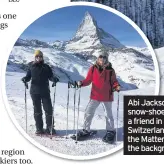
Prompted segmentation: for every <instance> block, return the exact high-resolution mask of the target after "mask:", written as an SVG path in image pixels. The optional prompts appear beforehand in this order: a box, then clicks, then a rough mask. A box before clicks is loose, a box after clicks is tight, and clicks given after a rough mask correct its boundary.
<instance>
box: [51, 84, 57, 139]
mask: <svg viewBox="0 0 164 164" xmlns="http://www.w3.org/2000/svg"><path fill="white" fill-rule="evenodd" d="M52 87H55V88H54V100H53V106H52V123H51V136H50V139H52V130H53V124H54V108H55V97H56V83H53V84H52Z"/></svg>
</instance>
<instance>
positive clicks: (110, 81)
mask: <svg viewBox="0 0 164 164" xmlns="http://www.w3.org/2000/svg"><path fill="white" fill-rule="evenodd" d="M112 72H113V71H112V70H111V71H110V72H109V84H110V87H111V93H110V94H111V95H112V92H113V86H112Z"/></svg>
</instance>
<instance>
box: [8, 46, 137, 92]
mask: <svg viewBox="0 0 164 164" xmlns="http://www.w3.org/2000/svg"><path fill="white" fill-rule="evenodd" d="M40 49H41V50H42V52H43V53H44V60H45V62H46V63H48V64H49V65H50V66H51V67H52V69H53V71H54V73H55V74H56V75H57V76H58V77H59V78H60V81H62V82H67V81H68V80H69V81H70V80H71V81H75V80H82V79H84V78H85V77H86V75H87V72H88V69H89V68H90V67H91V66H92V63H90V62H88V61H86V60H85V59H84V58H81V56H77V54H73V53H66V52H62V51H57V50H55V49H52V48H40ZM34 50H35V48H32V47H24V46H16V47H14V48H13V50H12V52H11V55H10V56H9V60H8V66H7V71H12V72H17V71H18V72H20V71H21V72H22V71H23V70H26V68H27V65H28V63H29V62H31V61H33V60H34V55H33V53H34ZM132 72H133V71H132ZM119 76H120V75H119V74H118V75H117V78H118V80H119V83H120V84H121V86H122V90H129V89H130V90H131V89H136V88H138V86H137V85H136V84H135V83H133V82H131V81H129V80H127V79H126V78H125V79H126V80H125V81H124V80H122V78H121V76H120V77H119ZM125 76H126V75H125Z"/></svg>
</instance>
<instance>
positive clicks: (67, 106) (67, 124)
mask: <svg viewBox="0 0 164 164" xmlns="http://www.w3.org/2000/svg"><path fill="white" fill-rule="evenodd" d="M69 91H70V83H69V82H68V95H67V128H66V139H67V138H68V108H69Z"/></svg>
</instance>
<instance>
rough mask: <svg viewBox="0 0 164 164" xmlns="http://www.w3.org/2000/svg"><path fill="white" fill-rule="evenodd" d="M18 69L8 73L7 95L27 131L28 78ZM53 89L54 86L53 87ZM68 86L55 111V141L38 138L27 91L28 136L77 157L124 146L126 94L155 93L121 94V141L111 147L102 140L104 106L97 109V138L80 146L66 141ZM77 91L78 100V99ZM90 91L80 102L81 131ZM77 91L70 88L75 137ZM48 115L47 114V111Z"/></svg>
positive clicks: (62, 88)
mask: <svg viewBox="0 0 164 164" xmlns="http://www.w3.org/2000/svg"><path fill="white" fill-rule="evenodd" d="M21 71H22V70H21V69H20V70H19V69H18V68H17V70H16V72H11V71H10V70H8V71H7V72H6V93H7V97H8V101H9V105H10V108H11V110H12V112H13V114H14V116H15V118H16V120H17V121H18V123H19V125H20V126H21V127H22V128H23V129H24V130H25V127H26V124H25V111H24V110H25V109H24V85H23V83H22V82H21V80H20V79H21V78H22V77H23V76H25V72H23V73H22V72H21ZM50 86H51V85H50ZM50 90H51V98H52V100H53V93H54V88H50ZM67 91H68V88H67V84H66V83H58V84H57V88H56V104H55V109H54V112H55V113H54V118H55V129H56V130H57V135H56V136H55V137H53V139H52V140H51V139H49V138H47V137H38V136H35V134H34V133H35V122H34V118H33V105H32V101H31V97H30V94H29V91H27V111H28V114H27V118H28V124H27V126H28V135H29V136H30V137H31V138H32V139H34V140H35V141H36V142H38V143H40V144H41V145H43V146H45V147H46V148H47V149H50V150H53V151H55V152H58V153H62V154H67V155H74V156H88V155H95V154H99V153H103V152H106V151H109V150H111V149H113V148H115V147H117V146H118V145H120V144H122V143H123V95H124V94H128V95H131V94H134V95H136V94H141V95H142V94H145V93H146V94H148V95H149V94H150V95H151V94H153V93H154V90H153V88H144V89H137V90H133V91H128V92H127V91H126V92H121V93H120V104H119V119H118V134H117V136H118V142H117V143H116V144H113V145H110V144H107V143H103V142H102V137H103V136H104V135H105V133H106V130H105V122H106V121H105V113H104V109H103V106H102V105H100V106H99V107H98V109H97V110H96V113H95V116H94V119H93V121H92V124H91V129H96V130H98V133H97V135H96V136H94V137H93V138H92V139H89V140H86V141H83V142H78V143H77V144H76V143H75V141H73V140H72V139H71V138H69V137H68V139H66V118H67V110H66V106H67ZM78 93H79V90H77V97H76V100H78ZM89 95H90V88H88V87H84V88H82V89H81V103H80V117H79V129H82V125H83V118H84V111H85V109H86V106H87V104H88V102H89ZM73 97H74V89H70V105H69V117H68V118H69V119H68V120H69V125H68V134H69V136H70V135H72V134H74V131H73V118H74V117H73V116H74V114H73V104H74V100H73ZM117 97H118V94H117V93H115V94H114V102H113V105H112V107H113V116H114V121H115V128H116V125H117V124H116V118H117V110H116V109H117ZM43 113H44V112H43ZM76 118H77V101H76ZM43 119H44V125H45V115H44V114H43Z"/></svg>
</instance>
